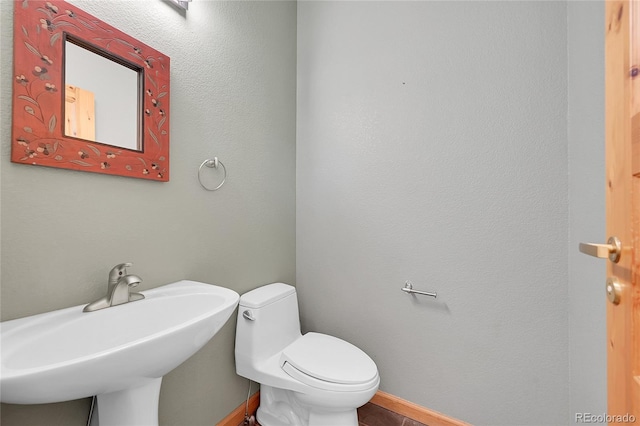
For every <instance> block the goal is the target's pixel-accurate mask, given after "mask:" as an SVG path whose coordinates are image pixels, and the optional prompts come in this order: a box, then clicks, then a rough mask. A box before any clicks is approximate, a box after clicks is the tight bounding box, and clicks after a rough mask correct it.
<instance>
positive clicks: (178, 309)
mask: <svg viewBox="0 0 640 426" xmlns="http://www.w3.org/2000/svg"><path fill="white" fill-rule="evenodd" d="M142 293H143V294H144V295H145V299H143V300H141V301H136V302H130V303H125V304H123V305H118V306H113V307H110V308H106V309H102V310H99V311H95V312H82V309H83V307H84V305H80V306H75V307H73V308H67V309H61V310H58V311H53V312H47V313H44V314H39V315H34V316H30V317H26V318H20V319H16V320H12V321H5V322H2V323H0V344H1V347H2V351H1V352H0V401H2V402H6V403H11V404H43V403H52V402H61V401H68V400H72V399H78V398H85V397H89V396H92V395H97V396H98V407H99V408H98V413H99V422H100V426H110V425H113V426H127V425H157V424H158V397H159V394H160V383H161V381H162V376H164V375H165V374H167V373H168V372H169V371H171V370H173V369H174V368H175V367H177V366H178V365H180V364H181V363H182V362H184V361H185V360H186V359H187V358H189V357H190V356H191V355H193V354H194V353H196V352H197V351H198V350H199V349H200V348H202V347H203V346H204V345H205V344H206V343H207V342H208V341H209V340H210V339H211V338H212V337H213V336H214V335H215V334H216V333H217V332H218V330H220V328H221V327H222V326H223V325H224V324H225V323H226V322H227V320H228V319H229V317H230V316H231V314H232V312H233V311H234V309H235V307H236V306H237V304H238V300H239V295H238V293H236V292H235V291H233V290H230V289H227V288H223V287H219V286H215V285H210V284H203V283H198V282H194V281H179V282H177V283H173V284H168V285H165V286H162V287H158V288H155V289H152V290H147V291H143V292H142Z"/></svg>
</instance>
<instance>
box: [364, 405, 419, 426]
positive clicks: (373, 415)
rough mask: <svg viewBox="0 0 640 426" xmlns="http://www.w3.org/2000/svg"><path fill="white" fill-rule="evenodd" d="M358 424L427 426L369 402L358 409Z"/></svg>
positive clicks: (371, 425)
mask: <svg viewBox="0 0 640 426" xmlns="http://www.w3.org/2000/svg"><path fill="white" fill-rule="evenodd" d="M358 424H359V425H360V426H427V425H425V424H424V423H420V422H418V421H415V420H413V419H409V418H407V417H404V416H402V415H400V414H398V413H394V412H393V411H389V410H387V409H386V408H382V407H380V406H379V405H376V404H372V403H370V402H369V403H367V404H365V405H363V406H362V407H360V408H358Z"/></svg>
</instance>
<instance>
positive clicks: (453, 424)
mask: <svg viewBox="0 0 640 426" xmlns="http://www.w3.org/2000/svg"><path fill="white" fill-rule="evenodd" d="M369 402H371V403H372V404H376V405H378V406H380V407H382V408H386V409H387V410H389V411H393V412H394V413H398V414H400V415H402V416H405V417H408V418H410V419H413V420H416V421H418V422H420V423H424V424H427V425H429V426H471V424H470V423H466V422H463V421H461V420H458V419H454V418H452V417H448V416H445V415H444V414H442V413H438V412H437V411H433V410H429V409H428V408H425V407H422V406H420V405H418V404H414V403H413V402H409V401H407V400H404V399H402V398H398V397H397V396H394V395H391V394H389V393H386V392H382V391H378V392H376V394H375V395H373V398H371V401H369Z"/></svg>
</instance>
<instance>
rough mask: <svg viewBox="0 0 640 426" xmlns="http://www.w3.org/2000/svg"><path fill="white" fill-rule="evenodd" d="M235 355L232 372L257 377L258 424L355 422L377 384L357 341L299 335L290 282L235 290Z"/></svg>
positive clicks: (339, 425) (350, 425)
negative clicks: (238, 293) (237, 299)
mask: <svg viewBox="0 0 640 426" xmlns="http://www.w3.org/2000/svg"><path fill="white" fill-rule="evenodd" d="M235 356H236V372H237V373H238V375H240V376H242V377H246V378H247V379H250V380H253V381H255V382H258V383H260V407H259V408H258V413H257V420H258V423H260V425H261V426H358V415H357V412H356V409H357V408H358V407H360V406H361V405H364V404H365V403H367V401H369V400H370V399H371V397H373V395H374V394H375V393H376V391H377V390H378V386H379V384H380V376H379V375H378V368H377V367H376V364H375V363H374V362H373V360H372V359H371V358H369V356H368V355H367V354H366V353H364V352H363V351H362V350H360V349H358V348H357V347H356V346H354V345H352V344H351V343H348V342H345V341H344V340H341V339H338V338H337V337H333V336H328V335H326V334H321V333H311V332H310V333H307V334H305V335H302V334H301V332H300V319H299V316H298V298H297V294H296V289H295V288H294V287H292V286H290V285H287V284H283V283H275V284H268V285H265V286H262V287H259V288H257V289H255V290H252V291H250V292H248V293H245V294H243V295H242V296H241V297H240V303H239V308H238V323H237V328H236V348H235Z"/></svg>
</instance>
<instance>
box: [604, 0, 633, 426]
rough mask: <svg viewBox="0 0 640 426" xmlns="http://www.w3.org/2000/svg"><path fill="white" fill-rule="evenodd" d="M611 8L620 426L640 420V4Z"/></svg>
mask: <svg viewBox="0 0 640 426" xmlns="http://www.w3.org/2000/svg"><path fill="white" fill-rule="evenodd" d="M605 8H606V9H605V19H606V22H605V78H606V84H605V92H606V94H605V114H606V120H605V123H606V129H605V136H606V172H605V176H606V220H607V225H606V229H607V237H612V236H616V237H618V238H619V240H620V242H621V250H620V259H619V261H618V262H614V261H611V260H607V281H608V286H607V291H608V293H609V294H607V296H606V297H605V296H604V292H603V303H606V304H607V382H608V385H607V386H608V389H607V411H608V415H609V416H608V422H609V424H620V423H623V422H625V421H626V422H629V421H631V420H635V422H640V1H629V0H622V1H619V0H616V1H605ZM607 298H608V299H609V300H607ZM621 416H622V417H621ZM624 416H627V417H624ZM631 416H633V417H631Z"/></svg>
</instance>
